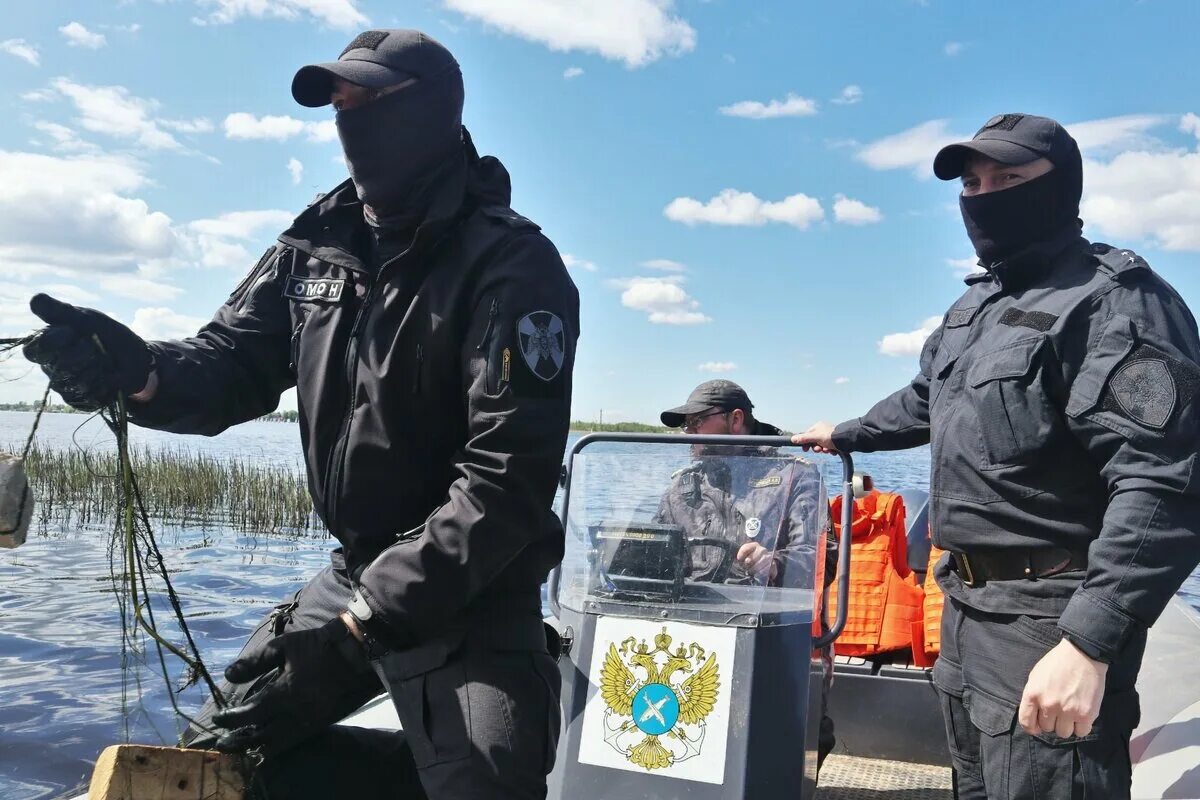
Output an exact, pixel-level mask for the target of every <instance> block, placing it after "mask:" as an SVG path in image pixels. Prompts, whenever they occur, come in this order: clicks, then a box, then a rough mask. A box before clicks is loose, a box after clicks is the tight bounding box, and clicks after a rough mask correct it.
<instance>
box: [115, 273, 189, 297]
mask: <svg viewBox="0 0 1200 800" xmlns="http://www.w3.org/2000/svg"><path fill="white" fill-rule="evenodd" d="M100 288H101V289H103V290H104V291H106V292H108V293H109V294H113V295H116V296H117V297H128V298H131V299H133V300H141V301H143V302H150V303H165V302H168V301H170V300H174V299H175V298H176V297H178V296H179V295H180V294H182V293H183V290H182V289H180V288H179V287H178V286H172V285H171V284H169V283H163V282H162V281H156V280H152V279H150V278H142V277H139V276H137V275H105V276H103V277H101V278H100Z"/></svg>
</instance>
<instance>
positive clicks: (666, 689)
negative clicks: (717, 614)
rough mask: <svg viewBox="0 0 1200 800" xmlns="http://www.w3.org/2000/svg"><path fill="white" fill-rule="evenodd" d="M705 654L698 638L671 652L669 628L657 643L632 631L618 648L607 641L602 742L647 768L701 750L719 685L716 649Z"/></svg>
mask: <svg viewBox="0 0 1200 800" xmlns="http://www.w3.org/2000/svg"><path fill="white" fill-rule="evenodd" d="M622 656H625V657H626V658H627V660H626V659H623V658H622ZM705 656H706V653H705V650H704V648H703V647H701V646H700V645H698V644H696V643H695V642H692V643H691V644H690V645H686V646H685V645H683V644H680V645H679V647H677V648H676V649H675V650H674V651H672V650H671V637H670V636H669V635H668V634H667V629H666V628H665V627H664V628H663V630H662V633H660V634H658V635H657V636H655V637H654V646H653V647H651V646H650V645H649V644H647V643H646V641H645V640H642V641H640V642H639V641H637V640H635V639H634V637H632V636H631V637H629V638H628V639H626V640H625V641H623V642H621V646H620V648H619V649H618V647H617V645H616V644H609V646H608V654H607V655H606V656H605V659H604V666H603V667H602V668H601V670H600V696H601V697H602V698H603V700H604V704H605V705H606V706H607V708H606V710H605V712H604V728H605V735H604V741H605V742H607V743H608V744H609V745H610V746H611V747H613V749H615V750H616V751H617V752H619V753H621V754H622V755H623V756H625V757H626V758H627V759H629V761H630V762H632V763H633V764H636V765H637V766H639V767H641V768H643V769H646V770H654V769H664V768H666V767H669V766H671V765H672V764H677V763H679V762H680V761H685V760H687V759H689V758H691V757H692V756H695V755H698V754H699V753H700V747H701V745H702V744H703V742H704V734H705V730H706V725H705V718H706V717H708V715H709V714H710V713H712V710H713V707H714V706H715V705H716V702H717V693H718V689H719V687H720V675H719V673H718V670H717V657H716V654H715V653H709V654H707V658H706V657H705ZM634 670H641V671H642V672H643V673H644V677H640V676H638V675H636V674H635V673H634ZM677 675H678V678H676V676H677ZM685 676H686V677H685Z"/></svg>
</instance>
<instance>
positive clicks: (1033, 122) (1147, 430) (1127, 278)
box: [795, 114, 1200, 800]
mask: <svg viewBox="0 0 1200 800" xmlns="http://www.w3.org/2000/svg"><path fill="white" fill-rule="evenodd" d="M934 172H935V173H936V174H937V176H938V177H939V178H941V179H943V180H952V179H955V178H961V179H962V187H963V188H962V195H961V198H960V205H961V208H962V215H963V221H964V222H965V224H966V228H967V233H968V235H969V236H970V238H971V241H972V242H973V243H974V245H975V249H976V252H977V253H978V255H979V259H980V266H982V267H984V269H985V271H984V272H983V273H981V274H977V275H972V276H969V277H968V278H967V284H968V288H967V291H966V293H965V294H964V295H963V296H962V298H961V299H959V301H958V302H956V303H955V304H954V305H953V306H952V307H951V308H950V310H949V311H948V312H947V313H946V315H945V317H944V318H943V320H942V324H941V326H940V327H939V328H938V329H937V330H936V331H934V333H933V335H931V336H930V337H929V339H928V341H927V342H926V343H925V348H924V350H923V352H922V354H921V371H920V373H919V374H918V375H917V377H916V378H914V379H913V382H912V384H911V385H909V386H907V387H905V388H903V389H901V390H900V391H898V392H896V393H895V394H893V395H891V396H890V397H888V398H886V399H884V400H882V401H881V402H879V403H878V404H876V405H875V406H874V407H873V408H872V409H871V410H870V411H868V412H867V413H866V415H864V416H862V417H860V418H858V419H853V420H849V421H846V422H843V423H842V424H840V425H838V426H837V427H836V428H834V427H832V426H830V425H828V424H827V423H818V424H817V425H814V426H813V427H812V428H811V429H809V430H808V431H806V432H805V433H803V434H800V435H799V436H797V437H795V441H796V443H797V444H804V445H809V446H814V447H816V448H817V449H825V450H834V449H836V450H846V451H860V452H871V451H877V450H899V449H904V448H908V447H916V446H918V445H922V444H926V443H931V444H932V469H933V472H932V478H931V495H932V514H931V523H932V527H933V540H934V543H935V544H937V545H938V546H939V547H942V548H944V549H946V550H949V551H950V553H949V554H948V555H947V556H946V557H945V558H944V559H943V560H942V561H941V562H940V563H939V564H938V567H937V570H936V573H935V574H936V576H937V580H938V584H939V585H940V586H941V588H942V589H943V591H944V592H945V594H946V596H947V598H949V602H948V603H947V604H946V606H945V612H944V615H943V625H942V651H941V656H940V657H939V659H938V661H937V664H936V665H935V667H934V672H933V677H934V683H935V684H936V685H937V687H938V689H939V692H940V694H941V699H942V704H943V713H944V715H945V719H946V729H947V732H948V735H949V746H950V751H951V756H952V758H953V762H954V767H955V771H956V773H957V774H956V782H957V796H958V797H960V798H963V800H967V798H984V797H1012V798H1018V797H1019V798H1032V797H1056V798H1057V797H1064V798H1065V797H1082V796H1084V795H1086V796H1087V797H1093V796H1095V797H1106V798H1122V797H1125V798H1127V797H1129V794H1130V781H1131V776H1130V771H1131V768H1130V759H1129V737H1130V734H1131V732H1132V731H1133V729H1134V727H1136V725H1137V722H1138V714H1139V711H1138V698H1137V692H1136V690H1135V688H1134V684H1135V681H1136V679H1137V674H1138V669H1139V667H1140V665H1141V659H1142V653H1143V650H1144V648H1145V643H1146V631H1147V629H1148V628H1149V627H1150V626H1151V625H1153V624H1154V621H1155V620H1156V619H1157V618H1158V616H1159V614H1160V613H1161V612H1162V610H1163V608H1164V607H1165V606H1166V604H1167V603H1168V602H1169V601H1170V599H1171V597H1172V595H1173V594H1174V593H1175V591H1176V590H1177V589H1178V588H1179V587H1180V585H1181V584H1182V583H1183V581H1184V579H1185V578H1186V577H1187V576H1188V574H1189V573H1190V572H1191V571H1192V570H1193V569H1194V568H1195V566H1196V564H1197V561H1200V480H1198V479H1197V476H1196V474H1195V471H1196V469H1197V466H1196V463H1197V461H1198V460H1200V459H1198V458H1197V450H1198V449H1200V408H1198V405H1200V404H1198V403H1197V402H1196V394H1197V390H1198V389H1200V367H1198V366H1197V364H1198V363H1200V341H1198V338H1197V330H1196V322H1195V320H1194V319H1193V317H1192V314H1191V312H1190V311H1189V310H1188V308H1187V306H1186V305H1185V304H1184V302H1183V300H1182V299H1181V298H1180V297H1179V295H1178V294H1177V293H1176V292H1175V290H1174V289H1172V288H1171V287H1170V286H1169V285H1167V283H1166V282H1165V281H1164V280H1163V279H1162V278H1160V277H1158V276H1157V275H1156V274H1154V272H1153V271H1152V270H1151V269H1150V267H1149V265H1147V264H1146V262H1145V261H1144V260H1142V259H1141V258H1140V257H1139V256H1137V255H1136V254H1134V253H1133V252H1131V251H1129V250H1119V249H1116V248H1113V247H1110V246H1108V245H1105V244H1091V243H1089V242H1088V241H1086V240H1085V239H1083V238H1081V236H1080V229H1081V224H1082V223H1081V222H1080V221H1079V219H1078V216H1079V199H1080V194H1081V191H1082V185H1083V167H1082V159H1081V157H1080V153H1079V148H1078V146H1077V145H1076V143H1075V140H1074V139H1072V138H1071V136H1070V135H1068V133H1067V132H1066V131H1065V130H1064V129H1063V128H1062V127H1061V126H1060V125H1059V124H1058V123H1056V122H1054V121H1053V120H1049V119H1045V118H1042V117H1034V116H1027V115H1023V114H1003V115H1000V116H996V117H993V118H992V119H990V120H989V121H988V122H987V124H986V125H984V126H983V128H981V129H980V131H979V132H978V133H977V134H976V135H975V137H974V139H972V140H971V141H969V142H962V143H959V144H954V145H950V146H947V147H945V148H943V149H942V150H941V152H939V153H938V155H937V158H936V160H935V161H934Z"/></svg>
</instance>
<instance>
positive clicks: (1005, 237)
mask: <svg viewBox="0 0 1200 800" xmlns="http://www.w3.org/2000/svg"><path fill="white" fill-rule="evenodd" d="M1059 162H1061V163H1056V164H1055V165H1054V169H1052V170H1050V171H1049V172H1047V173H1046V174H1045V175H1040V176H1038V177H1037V178H1034V179H1033V180H1031V181H1026V182H1025V183H1022V184H1021V185H1019V186H1015V187H1013V188H1012V189H1004V190H1002V191H999V192H988V193H986V194H977V195H973V196H971V197H967V196H965V195H960V196H959V199H958V203H959V208H960V209H961V210H962V218H963V224H965V225H966V227H967V236H969V237H970V238H971V243H972V244H973V245H975V252H976V254H978V256H979V260H980V261H981V262H982V263H983V265H984V266H990V265H992V264H996V263H998V262H1000V261H1004V260H1005V259H1007V258H1010V257H1012V256H1013V255H1015V254H1016V253H1018V252H1020V251H1022V250H1024V249H1026V248H1027V247H1029V246H1030V245H1033V244H1035V243H1037V242H1042V241H1046V240H1048V239H1052V238H1054V237H1055V236H1056V235H1057V234H1059V233H1060V232H1061V231H1062V230H1063V229H1064V228H1066V227H1067V226H1070V225H1074V226H1079V225H1080V224H1081V223H1080V221H1079V198H1080V196H1081V194H1082V192H1083V163H1082V159H1081V158H1080V156H1079V150H1078V149H1075V148H1072V152H1071V153H1069V154H1067V156H1066V157H1064V158H1061V159H1059Z"/></svg>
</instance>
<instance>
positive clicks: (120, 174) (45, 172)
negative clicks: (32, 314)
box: [0, 151, 177, 272]
mask: <svg viewBox="0 0 1200 800" xmlns="http://www.w3.org/2000/svg"><path fill="white" fill-rule="evenodd" d="M143 169H144V167H143V165H141V164H140V163H138V162H135V161H132V160H130V159H125V158H117V157H113V156H102V155H95V154H83V155H72V156H67V157H56V156H49V155H40V154H35V153H21V152H9V151H0V175H4V180H3V181H0V261H3V262H4V263H5V265H6V266H5V269H6V270H7V269H8V268H9V267H8V266H7V265H21V264H35V265H57V266H59V267H65V268H69V269H86V270H87V271H89V272H116V271H120V270H123V269H129V268H130V267H131V266H132V265H133V264H134V263H136V262H138V261H142V260H149V259H155V258H166V257H168V256H170V255H171V254H172V253H173V251H174V250H175V247H176V244H177V236H176V233H175V231H174V229H173V227H172V224H171V219H170V217H168V216H167V215H166V214H163V213H162V212H159V211H151V210H150V208H149V206H148V205H147V204H146V202H145V201H144V200H141V199H139V198H136V197H132V196H130V195H131V193H132V192H135V191H137V190H139V189H142V188H144V187H145V186H146V185H147V184H148V180H147V178H146V176H145V175H144V173H143ZM63 220H70V221H71V224H70V225H63Z"/></svg>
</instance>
